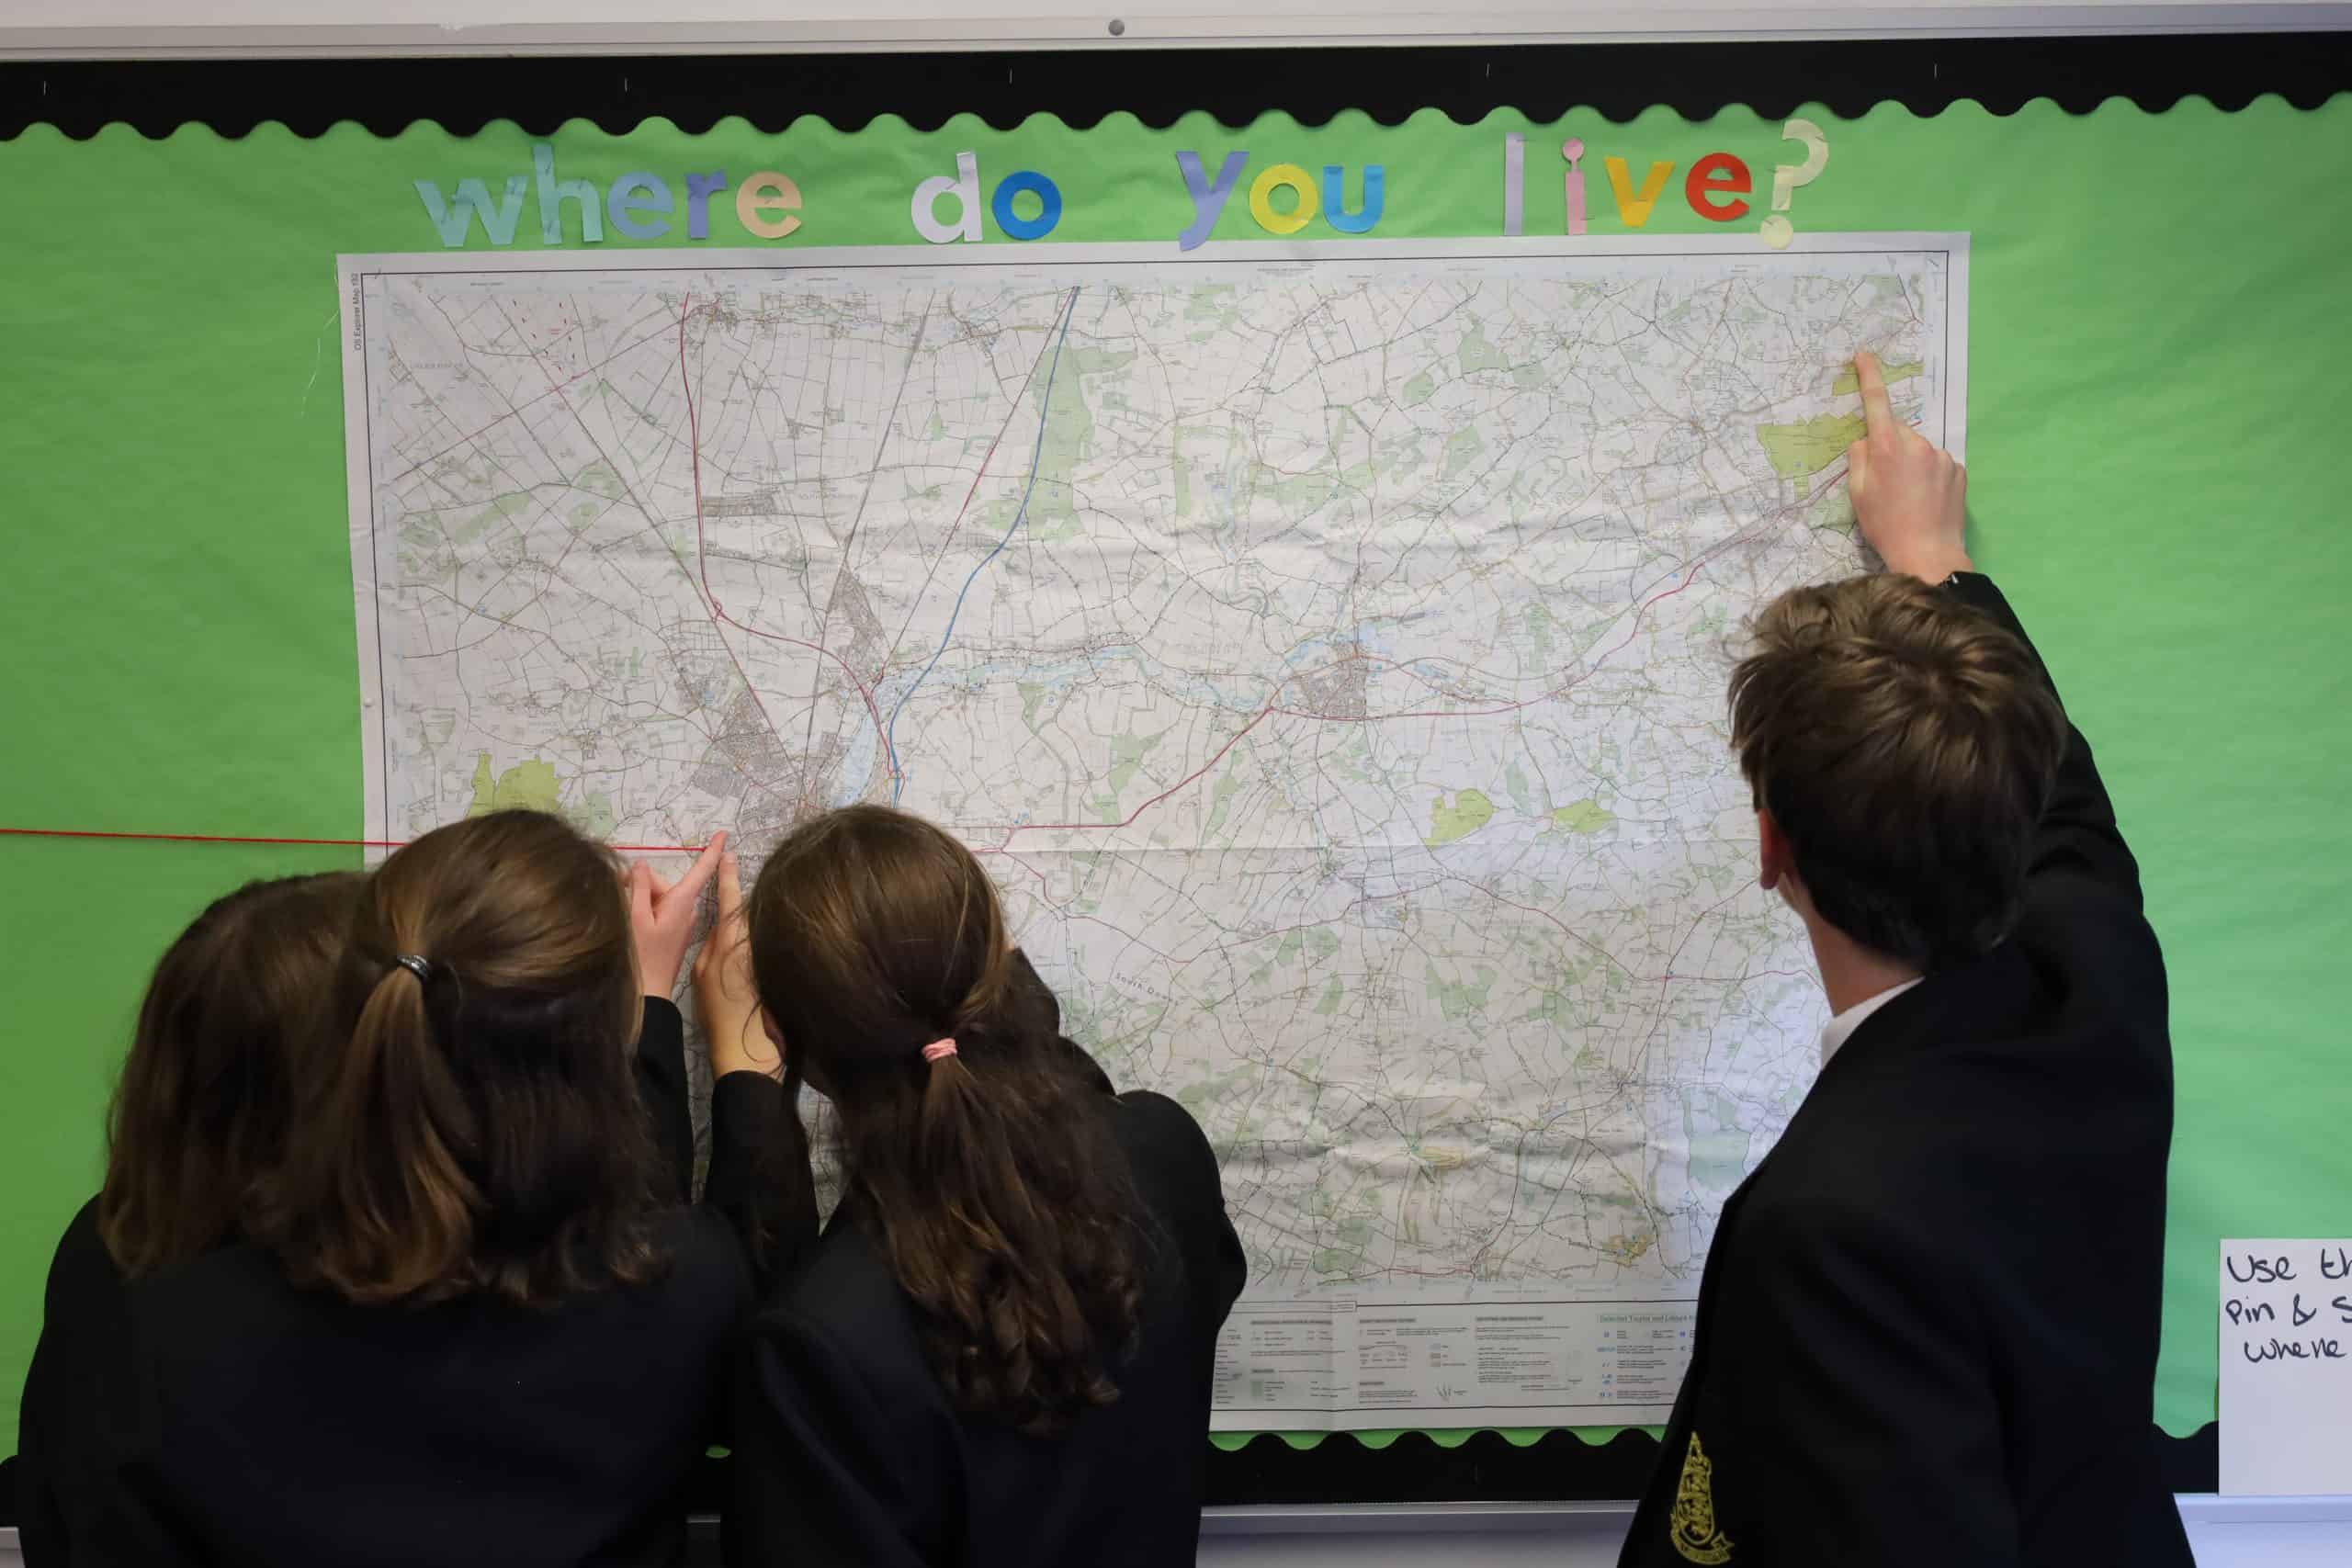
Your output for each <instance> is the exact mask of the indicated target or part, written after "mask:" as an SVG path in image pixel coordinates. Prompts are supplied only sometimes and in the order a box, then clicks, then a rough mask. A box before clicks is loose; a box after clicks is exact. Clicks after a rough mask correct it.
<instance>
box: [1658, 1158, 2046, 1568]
mask: <svg viewBox="0 0 2352 1568" xmlns="http://www.w3.org/2000/svg"><path fill="white" fill-rule="evenodd" d="M1915 1235H1916V1231H1915V1228H1914V1227H1909V1226H1905V1225H1902V1224H1896V1223H1894V1222H1893V1221H1891V1220H1888V1219H1885V1218H1883V1217H1882V1216H1879V1215H1877V1214H1873V1213H1868V1212H1866V1211H1864V1210H1863V1209H1862V1208H1860V1207H1859V1206H1856V1207H1854V1208H1851V1209H1849V1210H1845V1211H1841V1212H1832V1213H1824V1212H1822V1211H1821V1209H1820V1208H1819V1207H1818V1206H1817V1205H1816V1206H1808V1207H1807V1208H1806V1209H1805V1210H1804V1211H1803V1212H1802V1213H1779V1214H1776V1213H1773V1212H1772V1211H1770V1210H1765V1211H1754V1212H1751V1213H1748V1214H1747V1215H1746V1216H1744V1217H1743V1218H1742V1220H1741V1235H1740V1246H1739V1247H1738V1249H1737V1258H1738V1261H1737V1263H1736V1269H1737V1271H1738V1272H1739V1274H1741V1275H1742V1276H1744V1277H1743V1278H1741V1279H1739V1280H1736V1281H1733V1282H1732V1283H1731V1284H1730V1285H1729V1287H1728V1293H1729V1294H1730V1295H1731V1296H1732V1298H1733V1299H1735V1300H1736V1301H1738V1302H1740V1303H1743V1311H1742V1314H1741V1320H1740V1322H1739V1324H1738V1325H1736V1327H1735V1328H1734V1329H1733V1330H1732V1332H1733V1333H1734V1334H1735V1335H1736V1343H1735V1344H1734V1345H1733V1346H1732V1347H1731V1349H1730V1351H1729V1353H1727V1354H1725V1355H1724V1356H1723V1357H1722V1358H1721V1359H1720V1360H1719V1361H1717V1362H1715V1363H1714V1364H1713V1366H1711V1370H1710V1372H1709V1376H1710V1378H1711V1379H1724V1380H1727V1381H1728V1382H1730V1383H1731V1384H1732V1385H1733V1388H1732V1391H1731V1392H1732V1397H1731V1398H1730V1399H1728V1400H1726V1401H1724V1403H1723V1408H1725V1409H1729V1410H1732V1411H1736V1412H1737V1413H1738V1417H1737V1419H1738V1421H1739V1424H1740V1429H1739V1430H1737V1431H1735V1432H1725V1433H1721V1434H1713V1433H1708V1432H1704V1431H1701V1432H1699V1433H1697V1434H1696V1436H1697V1437H1698V1438H1699V1440H1700V1441H1701V1442H1702V1443H1704V1444H1706V1445H1707V1447H1708V1450H1709V1451H1710V1452H1711V1453H1720V1454H1722V1455H1723V1456H1725V1457H1724V1459H1722V1460H1719V1461H1718V1462H1717V1465H1716V1472H1715V1483H1716V1488H1717V1490H1716V1493H1715V1496H1716V1498H1717V1500H1718V1502H1719V1503H1720V1502H1721V1500H1722V1499H1723V1498H1724V1495H1725V1492H1724V1487H1725V1485H1726V1483H1736V1484H1737V1485H1739V1486H1740V1487H1741V1489H1742V1491H1743V1492H1744V1493H1745V1495H1747V1496H1749V1497H1752V1498H1755V1499H1757V1500H1758V1503H1759V1505H1761V1506H1758V1507H1756V1508H1754V1509H1752V1510H1751V1509H1747V1508H1743V1509H1741V1510H1740V1515H1741V1521H1740V1522H1741V1524H1742V1525H1743V1526H1744V1529H1732V1530H1731V1531H1730V1533H1731V1536H1732V1541H1733V1547H1734V1556H1733V1558H1732V1561H1733V1562H1787V1563H1804V1564H1807V1565H1808V1568H1845V1565H1852V1568H1881V1565H1883V1564H1887V1563H1897V1562H1899V1563H1902V1564H1904V1565H1905V1568H2005V1565H2013V1564H2018V1563H2020V1562H2022V1559H2021V1557H2020V1555H2019V1552H2020V1547H2019V1544H2018V1520H2017V1517H2016V1511H2015V1505H2014V1503H2013V1502H2012V1500H2011V1497H2010V1495H2009V1491H2008V1487H2007V1482H2006V1479H2005V1476H2004V1472H2003V1469H2002V1452H2003V1449H2002V1441H2001V1426H2000V1411H1999V1407H1998V1402H1997V1399H1996V1395H1995V1393H1994V1391H1993V1390H1992V1388H1991V1387H1990V1386H1989V1385H1988V1383H1987V1382H1986V1381H1985V1376H1984V1372H1983V1366H1984V1357H1983V1355H1982V1352H1981V1349H1980V1348H1979V1347H1977V1345H1976V1343H1975V1341H1976V1337H1977V1330H1976V1327H1975V1325H1974V1321H1973V1308H1972V1306H1971V1304H1970V1303H1969V1300H1968V1297H1967V1293H1966V1290H1965V1285H1964V1282H1963V1281H1958V1280H1952V1279H1951V1276H1950V1275H1949V1273H1948V1271H1946V1270H1943V1269H1939V1267H1937V1265H1936V1263H1935V1261H1934V1259H1933V1258H1931V1257H1929V1256H1928V1255H1927V1249H1926V1248H1925V1247H1923V1246H1922V1245H1921V1244H1920V1243H1919V1242H1918V1241H1917V1240H1916V1239H1915ZM1668 1462H1673V1457H1672V1456H1668ZM1733 1464H1736V1465H1737V1466H1739V1467H1741V1468H1743V1469H1745V1470H1747V1474H1745V1475H1741V1476H1736V1477H1734V1476H1732V1475H1730V1474H1727V1473H1726V1467H1727V1466H1728V1465H1733ZM1762 1530H1770V1532H1771V1534H1770V1536H1769V1537H1766V1536H1763V1535H1761V1534H1756V1533H1754V1532H1758V1531H1762Z"/></svg>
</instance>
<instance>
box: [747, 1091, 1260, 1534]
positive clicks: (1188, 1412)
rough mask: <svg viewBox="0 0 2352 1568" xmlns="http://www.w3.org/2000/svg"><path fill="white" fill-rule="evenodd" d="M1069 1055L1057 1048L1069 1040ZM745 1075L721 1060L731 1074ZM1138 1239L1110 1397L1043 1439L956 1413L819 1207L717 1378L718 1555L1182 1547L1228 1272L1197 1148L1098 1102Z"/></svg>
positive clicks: (1179, 1119) (1235, 1263)
mask: <svg viewBox="0 0 2352 1568" xmlns="http://www.w3.org/2000/svg"><path fill="white" fill-rule="evenodd" d="M1073 1049H1075V1047H1073ZM747 1076H748V1075H742V1074H733V1075H729V1078H730V1081H731V1079H732V1078H735V1077H747ZM1102 1106H1103V1113H1104V1114H1106V1115H1108V1116H1109V1117H1110V1118H1111V1126H1112V1130H1113V1133H1114V1137H1115V1139H1116V1141H1117V1145H1118V1147H1119V1149H1120V1150H1121V1151H1122V1153H1123V1154H1124V1155H1125V1158H1126V1160H1127V1163H1128V1166H1129V1168H1130V1169H1131V1170H1132V1171H1133V1173H1134V1179H1135V1184H1136V1190H1137V1192H1138V1194H1139V1195H1140V1196H1141V1198H1142V1200H1143V1203H1144V1207H1145V1210H1146V1211H1147V1216H1148V1230H1149V1231H1150V1232H1151V1233H1152V1234H1153V1235H1154V1238H1155V1249H1154V1255H1153V1258H1152V1261H1151V1264H1150V1266H1149V1267H1148V1269H1147V1273H1146V1286H1145V1290H1146V1294H1145V1300H1144V1309H1143V1316H1142V1327H1141V1333H1140V1337H1139V1343H1138V1345H1137V1347H1136V1351H1135V1353H1134V1355H1133V1356H1132V1358H1130V1359H1128V1360H1126V1361H1125V1362H1124V1363H1123V1364H1122V1365H1121V1366H1120V1368H1119V1369H1118V1371H1117V1373H1116V1379H1117V1382H1118V1384H1119V1390H1120V1394H1119V1398H1118V1400H1117V1401H1116V1402H1115V1403H1114V1404H1108V1405H1103V1406H1100V1407H1097V1408H1096V1409H1093V1410H1091V1411H1089V1412H1088V1413H1087V1414H1085V1415H1084V1416H1080V1418H1079V1420H1078V1422H1077V1423H1076V1425H1075V1426H1074V1427H1071V1429H1070V1430H1069V1431H1068V1432H1067V1433H1065V1434H1062V1435H1061V1436H1058V1437H1055V1438H1032V1437H1024V1436H1023V1435H1022V1434H1021V1433H1019V1432H1016V1431H1014V1430H1012V1428H1011V1427H1006V1426H1005V1425H1003V1424H1002V1423H1001V1422H999V1421H994V1420H990V1419H983V1418H978V1417H969V1416H963V1415H961V1414H959V1413H958V1412H957V1411H956V1409H955V1408H954V1407H953V1406H952V1405H951V1404H949V1402H948V1400H947V1397H946V1394H945V1393H944V1391H943V1390H942V1388H941V1387H940V1384H939V1380H938V1379H937V1378H936V1377H935V1376H934V1375H933V1371H932V1369H931V1365H930V1363H929V1362H928V1361H927V1360H926V1359H924V1357H923V1353H922V1347H921V1345H920V1343H919V1342H918V1340H917V1338H916V1331H915V1321H914V1309H913V1307H912V1305H911V1303H910V1302H909V1301H908V1299H907V1297H906V1294H905V1292H903V1291H901V1290H900V1289H899V1282H898V1280H897V1279H896V1278H895V1277H893V1275H892V1274H891V1271H890V1268H889V1264H888V1260H887V1258H885V1257H884V1255H883V1253H882V1250H881V1248H880V1247H879V1246H878V1245H877V1244H876V1241H875V1239H874V1236H873V1234H872V1232H871V1229H870V1228H869V1226H868V1225H867V1224H865V1223H863V1222H861V1220H860V1218H859V1215H858V1213H857V1210H856V1207H855V1205H854V1202H851V1203H844V1204H843V1205H842V1209H841V1210H840V1211H837V1212H836V1213H835V1214H834V1216H833V1219H832V1221H831V1224H828V1225H827V1227H826V1229H825V1233H824V1235H823V1237H822V1238H821V1239H820V1241H819V1242H818V1243H817V1245H816V1247H815V1248H814V1250H813V1252H812V1254H811V1255H810V1256H809V1258H808V1259H807V1261H806V1262H805V1263H804V1264H803V1265H802V1266H801V1267H799V1268H798V1269H797V1270H796V1271H795V1272H794V1273H793V1274H792V1275H791V1276H790V1277H789V1278H788V1279H787V1280H786V1281H785V1282H784V1285H783V1288H782V1291H781V1293H780V1294H779V1295H778V1296H776V1297H775V1299H774V1300H773V1301H772V1302H771V1303H770V1304H769V1305H768V1306H767V1308H766V1309H765V1310H763V1312H761V1313H760V1314H758V1316H757V1317H756V1318H755V1319H754V1320H753V1322H752V1327H751V1330H750V1332H749V1333H748V1335H747V1336H746V1338H747V1349H746V1353H745V1356H744V1361H743V1367H742V1370H741V1371H740V1372H739V1373H738V1375H737V1377H736V1380H735V1382H736V1396H737V1403H736V1406H735V1421H736V1423H737V1427H736V1448H735V1462H734V1471H735V1506H734V1508H733V1511H732V1513H731V1515H730V1517H729V1529H728V1535H729V1547H728V1550H729V1558H730V1560H731V1561H734V1562H743V1563H774V1564H778V1565H785V1564H789V1565H790V1568H835V1565H838V1568H918V1565H946V1564H954V1565H956V1568H996V1565H998V1564H1002V1565H1005V1568H1100V1565H1102V1564H1106V1563H1114V1562H1115V1563H1119V1564H1122V1565H1128V1568H1157V1565H1161V1564H1165V1565H1167V1568H1175V1565H1177V1564H1189V1563H1191V1562H1193V1558H1194V1555H1195V1553H1196V1551H1197V1550H1198V1539H1199V1534H1200V1523H1201V1492H1202V1486H1203V1477H1204V1465H1205V1463H1206V1461H1207V1457H1208V1422H1209V1385H1210V1379H1211V1373H1212V1369H1213V1364H1214V1359H1215V1355H1216V1337H1217V1331H1218V1330H1219V1329H1220V1328H1221V1327H1223V1326H1224V1324H1225V1318H1226V1314H1227V1312H1228V1311H1229V1310H1230V1309H1231V1307H1232V1305H1233V1302H1234V1298H1235V1297H1236V1296H1238V1294H1239V1293H1240V1291H1241V1285H1242V1280H1243V1278H1244V1275H1245V1273H1246V1265H1245V1263H1244V1260H1243V1257H1242V1252H1241V1244H1240V1241H1239V1239H1238V1237H1237V1236H1236V1235H1234V1231H1233V1225H1232V1223H1231V1222H1230V1221H1229V1220H1228V1219H1227V1216H1226V1211H1225V1199H1224V1194H1223V1192H1222V1190H1221V1189H1220V1187H1219V1184H1218V1177H1217V1166H1216V1156H1215V1155H1214V1154H1213V1153H1212V1152H1211V1151H1210V1148H1209V1145H1208V1140H1207V1139H1206V1138H1204V1136H1202V1134H1201V1130H1200V1127H1199V1126H1198V1125H1197V1124H1196V1123H1195V1122H1193V1118H1192V1117H1191V1116H1190V1115H1189V1114H1187V1113H1186V1112H1185V1111H1184V1109H1183V1108H1182V1106H1180V1105H1178V1104H1177V1103H1176V1102H1175V1101H1174V1100H1168V1099H1166V1098H1164V1097H1162V1096H1160V1095H1157V1094H1148V1093H1130V1094H1125V1095H1120V1096H1118V1097H1116V1098H1115V1099H1114V1098H1113V1097H1111V1096H1109V1095H1108V1094H1107V1093H1106V1094H1105V1095H1104V1097H1103V1101H1102Z"/></svg>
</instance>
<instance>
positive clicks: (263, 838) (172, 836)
mask: <svg viewBox="0 0 2352 1568" xmlns="http://www.w3.org/2000/svg"><path fill="white" fill-rule="evenodd" d="M0 838H10V839H117V840H126V841H130V842H136V843H161V844H297V845H315V846H318V847H320V848H323V849H349V850H397V849H400V848H401V847H402V846H403V845H406V844H410V843H413V842H414V841H415V840H412V839H292V838H277V837H272V836H270V835H267V834H248V833H132V832H124V831H119V830H117V829H107V828H0ZM605 848H606V849H608V850H620V851H623V852H627V853H630V854H653V855H694V854H700V853H701V852H702V851H703V846H702V845H700V844H607V845H605Z"/></svg>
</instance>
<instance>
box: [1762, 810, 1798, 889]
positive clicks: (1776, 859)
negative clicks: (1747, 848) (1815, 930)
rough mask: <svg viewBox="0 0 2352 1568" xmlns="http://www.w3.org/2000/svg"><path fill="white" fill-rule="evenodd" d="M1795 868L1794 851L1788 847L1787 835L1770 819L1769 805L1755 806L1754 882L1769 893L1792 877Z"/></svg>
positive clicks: (1795, 858)
mask: <svg viewBox="0 0 2352 1568" xmlns="http://www.w3.org/2000/svg"><path fill="white" fill-rule="evenodd" d="M1796 869H1797V857H1796V852H1794V851H1793V850H1792V849H1790V848H1789V836H1788V835H1787V834H1786V833H1783V832H1781V825H1780V823H1778V822H1776V821H1774V820H1773V819H1772V812H1771V809H1770V807H1761V806H1759V807H1757V808H1756V884H1757V886H1759V887H1761V888H1763V889H1764V891H1765V892H1767V893H1770V892H1771V891H1772V890H1773V889H1774V888H1776V887H1779V886H1781V883H1782V882H1783V881H1784V880H1787V879H1790V878H1792V877H1794V875H1795V874H1796Z"/></svg>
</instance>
